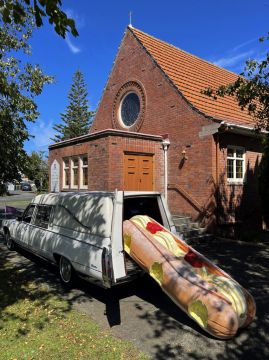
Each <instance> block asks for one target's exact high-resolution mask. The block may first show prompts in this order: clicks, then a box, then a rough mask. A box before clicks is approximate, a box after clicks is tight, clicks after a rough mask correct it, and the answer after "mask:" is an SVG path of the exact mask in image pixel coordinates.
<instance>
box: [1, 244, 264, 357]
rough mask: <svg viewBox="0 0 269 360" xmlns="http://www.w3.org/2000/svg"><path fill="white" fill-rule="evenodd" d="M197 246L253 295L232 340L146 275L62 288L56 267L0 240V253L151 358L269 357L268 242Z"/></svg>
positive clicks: (83, 283)
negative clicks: (253, 307)
mask: <svg viewBox="0 0 269 360" xmlns="http://www.w3.org/2000/svg"><path fill="white" fill-rule="evenodd" d="M196 248H197V250H200V251H201V252H203V253H204V254H205V255H207V256H209V257H210V258H211V259H213V260H215V261H216V262H217V263H218V264H219V265H220V266H221V267H222V268H223V269H224V270H226V271H228V272H229V273H231V274H232V275H233V276H234V277H235V278H236V279H237V280H238V281H239V282H240V283H241V284H242V285H243V286H245V287H246V288H248V289H249V290H250V291H251V293H252V294H253V296H254V298H255V299H256V303H257V317H256V319H255V321H254V322H253V323H252V324H251V325H250V326H249V327H248V328H247V329H245V330H243V331H241V332H240V333H239V334H238V335H237V336H236V337H235V338H234V339H232V340H228V341H220V340H215V339H213V338H211V337H210V336H209V335H208V334H206V333H204V332H203V331H202V330H200V328H198V326H196V324H195V323H194V322H192V321H191V320H190V319H189V318H188V317H187V316H186V315H185V314H184V313H183V312H182V311H181V310H180V309H178V308H177V307H176V306H175V305H174V304H173V303H172V302H171V301H170V300H169V298H168V297H167V296H165V295H164V294H163V293H162V291H161V290H160V288H159V287H158V286H157V285H156V284H155V283H154V282H153V280H151V279H150V278H149V277H147V276H145V277H143V278H141V279H140V280H138V281H135V282H134V283H132V284H126V285H124V286H121V287H118V288H115V289H113V290H111V291H107V290H102V289H100V288H98V287H96V286H93V285H90V284H88V283H86V282H84V281H80V282H79V284H78V287H77V288H76V289H74V290H72V291H70V292H63V289H62V287H61V285H60V283H59V281H58V277H57V276H55V275H57V269H56V268H55V267H53V266H51V265H48V264H46V263H44V262H43V261H40V260H38V259H37V258H35V257H34V256H32V255H28V254H27V253H25V252H23V251H21V252H20V254H17V253H15V252H14V253H10V252H8V251H7V250H6V248H5V246H4V245H3V241H1V240H0V254H1V256H3V257H5V258H7V257H8V258H9V259H10V261H13V262H14V264H18V263H19V264H22V266H23V267H27V270H28V274H29V275H28V276H29V277H38V278H40V279H43V280H44V281H45V282H47V284H48V285H49V286H50V287H51V288H53V289H57V290H58V291H59V293H61V294H63V296H65V297H67V298H68V300H69V302H70V304H72V305H73V306H74V307H75V308H76V309H78V310H79V311H82V312H83V313H85V314H87V315H88V316H90V317H91V318H93V319H94V320H95V321H96V322H97V323H98V324H100V325H101V326H102V327H103V328H105V329H111V332H112V334H114V335H115V336H118V337H120V338H123V339H128V340H130V341H132V342H133V343H134V344H135V345H136V346H137V347H138V348H139V349H141V350H143V351H144V352H146V353H148V354H149V356H150V357H151V358H152V359H157V360H161V359H190V360H191V359H192V360H195V359H199V360H200V359H209V360H213V359H214V360H215V359H216V360H232V359H266V358H269V337H268V334H269V311H268V309H269V280H268V279H269V270H268V264H269V245H244V244H238V243H235V242H223V241H222V242H221V241H217V240H213V241H212V240H211V242H209V241H208V242H204V243H202V244H198V245H197V246H196Z"/></svg>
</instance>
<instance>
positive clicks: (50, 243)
mask: <svg viewBox="0 0 269 360" xmlns="http://www.w3.org/2000/svg"><path fill="white" fill-rule="evenodd" d="M138 214H139V215H148V216H150V217H152V218H153V219H155V220H156V221H158V222H159V223H161V224H162V225H164V226H165V227H166V228H167V229H168V230H170V231H172V232H175V226H174V223H173V220H172V217H171V215H170V212H169V210H168V208H167V205H166V202H165V200H164V198H163V197H162V195H161V194H160V193H157V192H127V191H126V192H123V191H115V192H85V193H78V192H76V193H73V192H67V193H51V194H45V195H38V196H36V197H35V198H34V199H33V200H32V202H31V203H30V204H29V206H28V207H27V208H26V209H25V211H24V213H23V215H22V216H21V217H19V218H17V219H13V220H4V221H3V223H2V229H1V230H2V232H3V234H4V236H5V241H6V244H7V247H8V248H9V249H10V250H13V249H14V248H15V246H16V245H19V246H21V247H23V248H25V249H27V250H28V251H30V252H33V253H35V254H37V255H38V256H41V257H43V258H45V259H47V260H49V261H51V262H53V263H56V264H57V265H58V266H59V271H60V277H61V280H62V281H63V282H64V283H65V284H70V283H72V282H73V281H74V278H75V275H77V274H78V275H79V276H82V277H84V278H86V279H87V280H88V281H92V282H95V283H97V284H99V285H102V286H104V287H111V286H113V285H116V284H120V283H122V282H125V281H130V280H131V279H133V278H134V277H136V276H137V275H138V274H139V273H141V270H140V269H139V268H138V267H137V266H136V264H135V263H134V262H133V261H132V259H131V258H129V257H128V255H127V254H126V253H125V252H124V245H123V236H122V223H123V221H124V220H125V219H130V218H131V217H132V216H134V215H138Z"/></svg>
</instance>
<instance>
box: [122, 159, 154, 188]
mask: <svg viewBox="0 0 269 360" xmlns="http://www.w3.org/2000/svg"><path fill="white" fill-rule="evenodd" d="M153 187H154V185H153V156H152V155H140V154H124V190H132V191H153Z"/></svg>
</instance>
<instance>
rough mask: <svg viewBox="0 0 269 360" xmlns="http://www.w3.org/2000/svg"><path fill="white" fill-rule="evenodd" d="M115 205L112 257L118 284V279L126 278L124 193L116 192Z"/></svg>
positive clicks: (115, 280)
mask: <svg viewBox="0 0 269 360" xmlns="http://www.w3.org/2000/svg"><path fill="white" fill-rule="evenodd" d="M113 205H114V206H113V220H112V234H111V257H112V264H113V280H114V282H117V280H118V279H121V278H123V277H125V276H126V269H125V260H124V247H123V238H122V221H123V191H117V190H116V191H115V197H114V204H113Z"/></svg>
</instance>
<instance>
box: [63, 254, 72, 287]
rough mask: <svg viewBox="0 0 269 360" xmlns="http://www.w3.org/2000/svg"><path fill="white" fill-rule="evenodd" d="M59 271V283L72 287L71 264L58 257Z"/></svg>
mask: <svg viewBox="0 0 269 360" xmlns="http://www.w3.org/2000/svg"><path fill="white" fill-rule="evenodd" d="M59 270H60V277H61V281H62V282H63V284H64V285H67V286H71V285H73V284H74V280H75V271H74V269H73V266H72V264H71V262H70V261H69V260H67V259H66V258H65V257H64V256H61V257H60V261H59Z"/></svg>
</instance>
